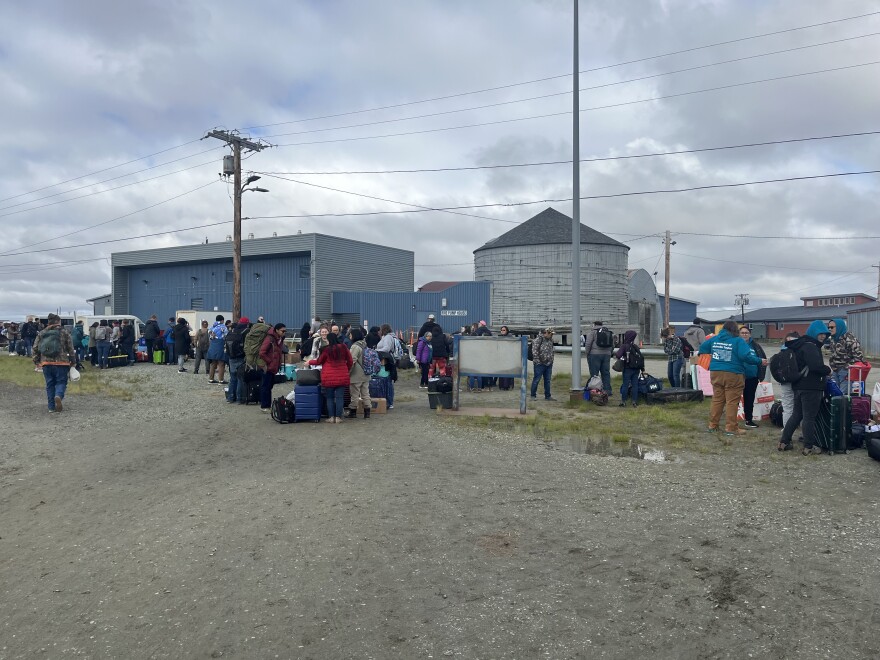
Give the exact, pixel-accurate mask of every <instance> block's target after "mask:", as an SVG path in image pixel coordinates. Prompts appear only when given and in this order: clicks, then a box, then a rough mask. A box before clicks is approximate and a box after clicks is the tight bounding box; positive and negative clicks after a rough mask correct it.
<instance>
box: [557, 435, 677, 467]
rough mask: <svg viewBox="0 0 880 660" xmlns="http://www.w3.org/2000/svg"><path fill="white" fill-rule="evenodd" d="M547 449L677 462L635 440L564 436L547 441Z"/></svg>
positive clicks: (657, 461)
mask: <svg viewBox="0 0 880 660" xmlns="http://www.w3.org/2000/svg"><path fill="white" fill-rule="evenodd" d="M545 445H546V447H547V449H556V450H562V451H573V452H575V453H578V454H591V455H593V456H614V457H617V458H638V459H639V460H643V461H650V462H651V463H667V462H676V459H675V458H673V457H672V456H670V455H669V454H667V453H666V452H665V451H663V450H661V449H654V448H652V447H645V446H643V445H639V444H636V443H634V442H612V441H611V440H593V439H590V438H562V439H561V440H558V441H555V442H547V443H545Z"/></svg>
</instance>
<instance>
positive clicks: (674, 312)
mask: <svg viewBox="0 0 880 660" xmlns="http://www.w3.org/2000/svg"><path fill="white" fill-rule="evenodd" d="M657 298H658V299H659V300H660V313H661V314H664V313H665V310H666V298H665V296H664V295H663V294H662V293H660V294H658V295H657ZM699 304H700V303H698V302H697V301H695V300H685V299H684V298H675V297H673V296H669V320H670V325H673V326H675V334H677V335H681V334H682V333H683V332H684V331H685V330H687V329H688V328H689V327H690V326H691V324H692V323H693V321H694V319H695V318H697V305H699ZM661 325H662V324H661Z"/></svg>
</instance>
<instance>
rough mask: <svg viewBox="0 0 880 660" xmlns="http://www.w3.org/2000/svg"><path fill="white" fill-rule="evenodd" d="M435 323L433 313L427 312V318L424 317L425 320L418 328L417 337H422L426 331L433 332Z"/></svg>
mask: <svg viewBox="0 0 880 660" xmlns="http://www.w3.org/2000/svg"><path fill="white" fill-rule="evenodd" d="M435 325H437V317H436V316H434V315H433V314H428V318H427V319H425V322H424V323H422V327H421V328H419V334H418V337H424V336H425V333H426V332H430V333H431V334H433V333H434V326H435Z"/></svg>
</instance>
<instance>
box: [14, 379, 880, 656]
mask: <svg viewBox="0 0 880 660" xmlns="http://www.w3.org/2000/svg"><path fill="white" fill-rule="evenodd" d="M402 376H403V377H402V379H401V382H400V383H399V384H398V397H397V401H396V402H395V407H394V410H393V411H390V412H389V413H388V414H386V415H374V416H373V417H372V418H371V419H369V420H363V419H358V420H349V421H346V422H345V423H343V424H326V423H321V424H294V425H279V424H276V423H275V422H273V421H272V420H271V419H270V418H269V416H268V415H266V414H264V413H261V412H259V410H258V409H257V408H256V407H254V406H248V407H244V406H238V405H228V404H226V403H225V402H224V401H223V394H222V387H221V386H219V385H209V384H208V383H207V378H206V377H205V376H204V375H199V376H196V375H194V374H192V373H191V372H188V373H185V374H178V373H177V370H176V369H175V368H173V367H161V366H155V365H137V366H135V367H132V368H129V369H118V370H112V371H109V372H105V373H102V374H101V375H100V377H101V378H106V379H110V380H115V381H117V382H120V383H121V382H123V381H131V382H130V385H129V386H130V387H131V388H132V389H133V391H134V393H135V394H134V398H133V400H132V401H120V400H119V399H115V398H108V397H97V396H85V395H78V394H77V393H76V391H75V388H73V389H72V390H71V393H70V395H69V396H68V397H67V398H66V399H65V409H64V412H63V413H61V414H57V415H50V414H48V413H47V412H46V410H45V400H44V394H43V392H42V391H41V390H40V389H27V388H19V387H15V386H12V385H9V384H0V411H2V414H0V419H2V420H3V441H2V453H0V602H2V603H3V607H2V610H0V658H4V659H6V658H10V659H11V658H34V657H46V658H65V657H85V658H227V657H236V658H380V659H381V658H444V657H460V658H644V657H651V658H750V657H753V658H877V657H880V634H878V630H880V616H878V612H880V609H878V605H880V581H878V575H880V559H878V558H880V537H878V499H880V498H878V483H880V464H878V463H876V462H873V461H871V460H870V459H869V458H868V457H867V456H866V454H865V453H864V452H862V451H858V452H852V453H850V454H847V455H836V456H821V457H815V458H804V457H801V456H792V454H796V453H797V452H787V453H785V454H779V453H778V452H776V451H773V450H772V448H771V447H769V446H768V448H767V451H764V452H761V451H750V452H738V451H736V447H734V448H733V449H732V450H731V451H725V452H721V453H718V454H717V455H713V456H711V457H710V458H707V457H705V456H697V455H696V454H694V455H691V454H688V453H687V452H680V453H678V454H677V455H676V456H675V460H671V461H670V460H667V461H662V462H651V461H646V460H637V459H633V458H614V457H608V456H596V455H583V454H579V453H576V452H572V451H562V450H558V449H554V447H555V445H554V444H552V443H547V442H544V441H543V440H541V439H538V438H536V437H534V436H529V435H526V434H523V435H519V434H516V433H514V432H511V431H509V430H505V431H501V430H499V428H500V427H499V428H496V427H494V426H493V425H492V424H489V425H488V426H487V427H486V428H479V429H475V428H474V427H473V426H470V425H464V424H462V423H461V422H460V421H457V420H455V419H450V418H448V417H444V416H442V415H438V414H437V413H436V412H434V411H431V410H430V409H429V407H428V405H427V402H426V396H425V394H424V393H423V391H421V390H419V389H418V388H417V381H416V380H414V378H413V376H414V374H413V373H412V372H409V373H405V374H402ZM38 378H39V374H35V379H38ZM37 382H38V381H37V380H35V383H37ZM288 387H289V386H288ZM276 391H277V392H279V393H280V392H281V391H283V388H282V387H278V388H276ZM487 396H492V397H496V398H495V399H492V400H493V401H496V402H498V403H504V401H505V399H504V396H506V395H501V394H499V393H493V394H491V395H487ZM488 400H489V399H486V401H488ZM539 405H540V406H541V409H542V410H544V411H545V412H548V413H550V414H553V413H554V411H557V410H559V409H560V407H561V405H562V404H558V403H543V402H541V403H540V404H539ZM632 432H633V433H634V434H635V435H638V432H639V430H638V429H633V430H632Z"/></svg>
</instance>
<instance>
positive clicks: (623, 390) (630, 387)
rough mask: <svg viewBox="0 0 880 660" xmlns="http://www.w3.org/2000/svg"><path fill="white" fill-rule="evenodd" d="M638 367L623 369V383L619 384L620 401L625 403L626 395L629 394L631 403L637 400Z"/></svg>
mask: <svg viewBox="0 0 880 660" xmlns="http://www.w3.org/2000/svg"><path fill="white" fill-rule="evenodd" d="M639 373H641V370H639V369H627V368H626V367H624V369H623V384H621V386H620V402H621V403H626V395H627V394H629V395H630V397H631V398H632V402H633V403H638V402H639Z"/></svg>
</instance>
